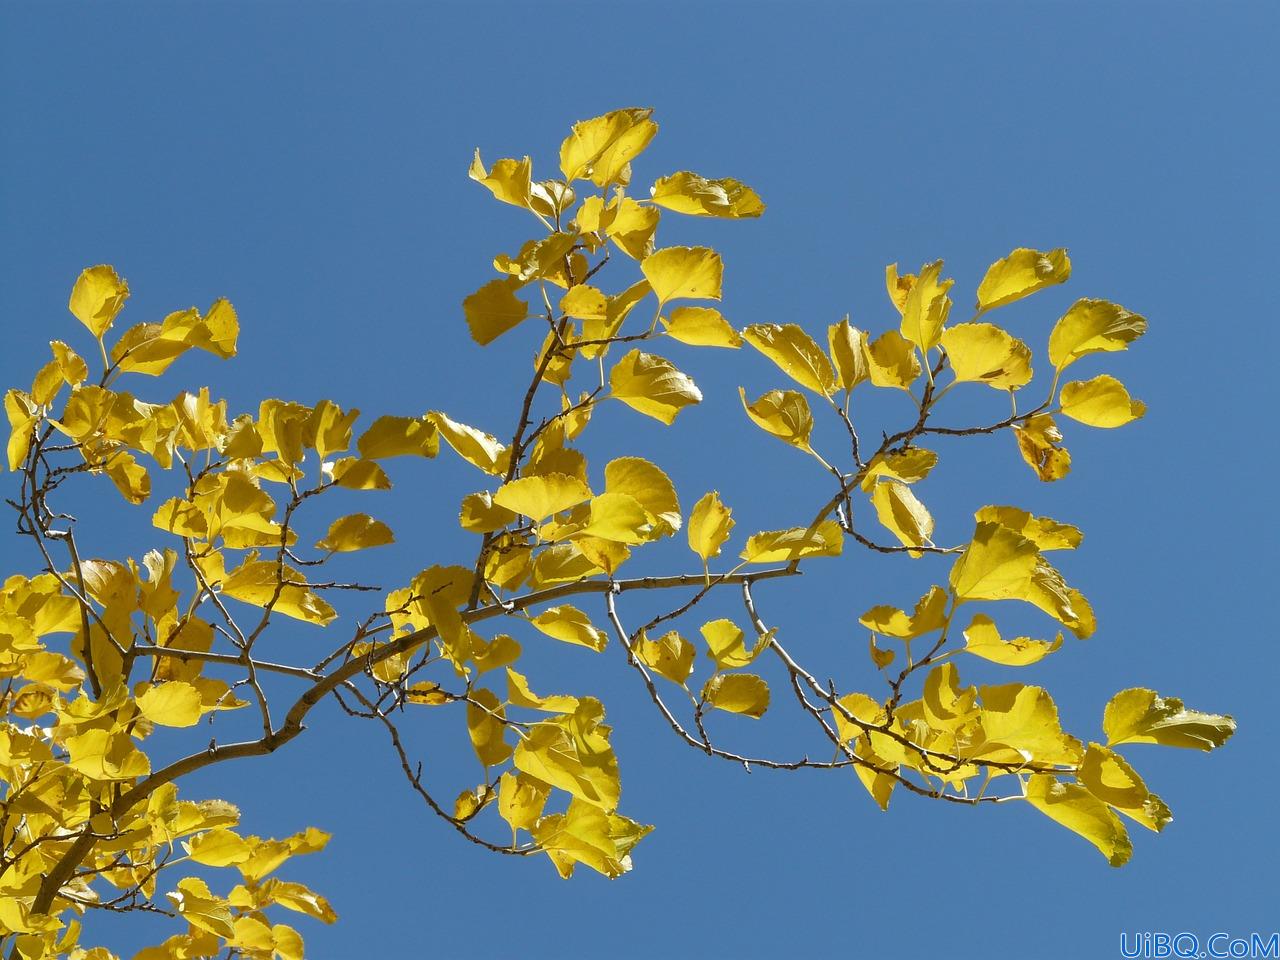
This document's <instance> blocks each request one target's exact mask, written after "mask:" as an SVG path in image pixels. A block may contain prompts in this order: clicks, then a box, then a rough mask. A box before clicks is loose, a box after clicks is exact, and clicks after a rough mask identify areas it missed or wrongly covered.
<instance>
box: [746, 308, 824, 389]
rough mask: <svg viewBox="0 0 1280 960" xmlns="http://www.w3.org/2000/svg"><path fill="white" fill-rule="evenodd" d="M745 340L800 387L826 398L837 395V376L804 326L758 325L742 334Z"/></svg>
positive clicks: (752, 326)
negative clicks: (835, 393) (833, 394)
mask: <svg viewBox="0 0 1280 960" xmlns="http://www.w3.org/2000/svg"><path fill="white" fill-rule="evenodd" d="M742 337H743V339H744V340H746V341H747V343H749V344H751V345H752V346H753V347H755V348H756V349H757V350H759V351H760V352H761V353H763V354H764V355H765V356H766V357H768V358H769V359H770V360H772V361H773V362H774V363H775V364H777V365H778V368H779V369H780V370H781V371H782V372H783V373H785V374H786V375H787V376H789V377H791V379H792V380H794V381H796V383H798V384H800V386H802V387H806V388H807V389H809V390H812V391H813V392H814V393H820V394H822V395H823V396H827V395H829V394H831V393H834V392H835V389H836V375H835V372H834V371H833V370H832V369H831V361H830V360H828V359H827V355H826V354H825V353H823V352H822V348H821V347H820V346H818V345H817V344H816V343H815V342H814V340H813V338H812V337H810V336H809V334H807V333H806V332H805V331H804V329H803V328H802V327H800V326H797V325H796V324H794V323H787V324H778V323H755V324H752V325H751V326H749V327H747V328H746V329H745V330H743V331H742Z"/></svg>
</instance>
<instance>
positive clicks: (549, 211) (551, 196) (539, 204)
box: [529, 180, 577, 217]
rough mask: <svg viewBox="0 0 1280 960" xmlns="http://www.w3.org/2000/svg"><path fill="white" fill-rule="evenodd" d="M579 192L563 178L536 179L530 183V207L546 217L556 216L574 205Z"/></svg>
mask: <svg viewBox="0 0 1280 960" xmlns="http://www.w3.org/2000/svg"><path fill="white" fill-rule="evenodd" d="M576 199H577V194H575V193H574V192H573V187H571V186H569V185H568V184H567V183H565V182H564V181H563V180H535V181H534V182H533V183H531V184H529V208H530V209H531V210H533V211H534V212H535V213H540V214H542V215H543V216H544V217H556V216H559V215H560V214H561V213H563V212H564V211H566V210H568V209H569V208H570V207H571V206H573V201H574V200H576Z"/></svg>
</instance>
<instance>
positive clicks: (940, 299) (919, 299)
mask: <svg viewBox="0 0 1280 960" xmlns="http://www.w3.org/2000/svg"><path fill="white" fill-rule="evenodd" d="M941 273H942V261H941V260H936V261H934V262H933V263H930V264H928V265H926V266H924V267H922V268H921V270H920V275H919V276H918V277H917V278H916V280H915V282H914V283H912V285H911V289H910V290H909V291H908V292H907V299H906V302H905V303H904V304H903V307H902V336H903V337H904V338H906V339H907V340H909V341H911V342H912V343H913V344H915V345H916V346H917V347H919V348H920V350H921V351H922V352H923V351H926V350H929V349H931V348H933V347H936V346H937V345H938V340H939V338H940V337H941V335H942V327H943V325H944V324H945V323H946V322H947V314H948V313H950V311H951V298H950V297H949V296H947V291H948V290H950V289H951V285H952V284H953V283H954V282H955V281H954V280H940V279H939V275H940V274H941Z"/></svg>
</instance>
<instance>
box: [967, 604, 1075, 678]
mask: <svg viewBox="0 0 1280 960" xmlns="http://www.w3.org/2000/svg"><path fill="white" fill-rule="evenodd" d="M964 640H965V645H964V649H965V652H966V653H971V654H973V655H974V656H975V657H981V658H982V659H983V660H990V661H991V662H992V663H1002V664H1004V665H1005V666H1009V667H1025V666H1028V665H1029V664H1032V663H1037V662H1039V661H1040V660H1043V659H1044V658H1045V657H1047V656H1048V655H1049V654H1051V653H1053V652H1054V651H1055V650H1057V649H1058V648H1059V647H1060V646H1062V634H1058V636H1057V639H1056V640H1054V641H1053V642H1052V643H1050V642H1049V641H1047V640H1032V639H1031V638H1030V637H1016V638H1015V639H1013V640H1003V639H1001V637H1000V631H999V630H997V629H996V625H995V621H994V620H992V619H991V618H990V617H988V616H987V615H986V614H982V613H979V614H976V615H975V616H974V618H973V622H972V623H970V624H969V626H968V627H966V628H965V630H964Z"/></svg>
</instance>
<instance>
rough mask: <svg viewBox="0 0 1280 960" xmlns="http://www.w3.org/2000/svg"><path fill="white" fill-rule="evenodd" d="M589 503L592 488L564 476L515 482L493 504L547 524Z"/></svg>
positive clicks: (508, 484)
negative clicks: (564, 513)
mask: <svg viewBox="0 0 1280 960" xmlns="http://www.w3.org/2000/svg"><path fill="white" fill-rule="evenodd" d="M590 499H591V488H590V487H588V486H587V485H586V484H585V483H583V482H582V481H581V480H579V479H578V478H577V477H568V476H565V475H564V474H562V473H552V474H548V475H546V476H539V477H522V478H520V479H519V480H512V481H511V482H510V483H504V484H503V485H502V486H501V487H499V488H498V491H497V493H495V494H494V495H493V502H494V503H495V504H497V505H498V506H500V507H505V508H506V509H507V510H510V511H511V512H512V513H519V514H523V515H524V516H526V517H529V518H530V519H531V520H545V519H546V518H547V517H549V516H551V515H552V514H554V513H559V512H560V511H561V510H568V509H569V508H570V507H573V506H577V505H578V504H579V503H583V502H585V501H587V500H590Z"/></svg>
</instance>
